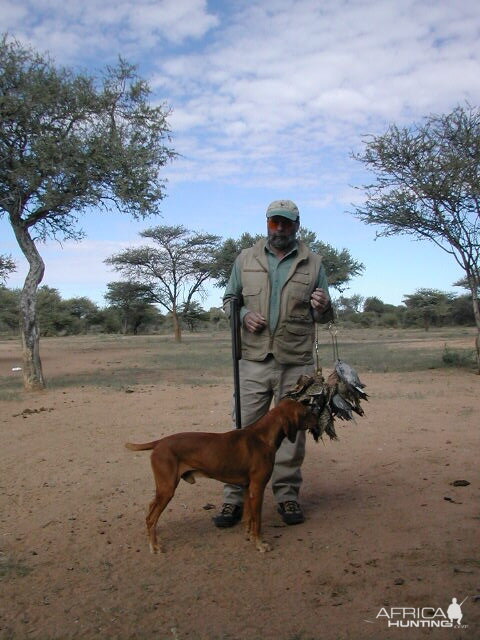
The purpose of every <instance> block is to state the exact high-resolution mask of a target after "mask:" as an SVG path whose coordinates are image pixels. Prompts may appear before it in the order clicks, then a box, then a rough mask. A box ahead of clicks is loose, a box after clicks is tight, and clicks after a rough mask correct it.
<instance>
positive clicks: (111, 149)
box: [0, 36, 174, 389]
mask: <svg viewBox="0 0 480 640" xmlns="http://www.w3.org/2000/svg"><path fill="white" fill-rule="evenodd" d="M149 93H150V92H149V88H148V85H147V84H146V83H145V82H144V81H143V80H142V79H140V78H138V77H137V75H136V72H135V68H134V67H133V66H132V65H130V64H128V63H127V62H125V61H123V60H121V59H120V60H119V62H118V64H117V65H116V66H114V67H107V68H106V69H105V70H104V72H103V74H102V75H101V76H100V77H98V78H95V77H92V76H90V75H87V74H85V73H74V72H73V71H72V70H70V69H67V68H61V67H57V66H55V65H54V63H53V62H52V61H51V60H50V59H49V58H48V57H46V56H44V55H40V54H39V53H36V52H35V51H33V50H31V49H28V48H25V47H24V46H22V45H21V44H20V43H18V42H17V41H15V40H9V39H8V38H7V37H6V36H4V37H3V38H2V39H0V156H1V158H2V161H1V163H0V216H1V215H3V214H6V215H7V216H8V219H9V221H10V223H11V225H12V228H13V231H14V234H15V237H16V239H17V242H18V245H19V247H20V249H21V250H22V252H23V254H24V255H25V257H26V259H27V261H28V263H29V272H28V275H27V277H26V280H25V284H24V286H23V290H22V295H21V303H20V306H21V313H20V317H21V319H20V331H21V336H22V346H23V376H24V384H25V387H26V388H27V389H41V388H43V387H44V385H45V381H44V378H43V373H42V366H41V361H40V355H39V328H38V322H37V317H36V296H37V289H38V286H39V284H40V282H41V281H42V278H43V274H44V269H45V266H44V263H43V260H42V258H41V255H40V253H39V250H38V247H37V244H38V243H39V242H41V241H45V240H47V239H48V238H61V239H75V240H78V239H80V238H82V237H83V233H82V231H81V230H78V229H77V222H78V216H79V214H80V213H82V212H84V211H85V210H86V209H88V208H92V207H97V206H99V205H103V206H104V207H105V208H106V209H108V208H110V207H114V208H116V209H117V210H118V211H121V212H125V213H128V214H130V215H132V216H133V217H134V218H144V217H146V216H148V215H151V214H155V213H157V211H158V203H159V201H160V200H161V199H162V198H163V197H164V183H163V181H161V180H160V179H159V177H158V173H159V170H160V169H161V167H163V166H164V165H165V164H166V162H167V161H168V160H169V159H170V158H172V157H173V156H174V152H173V151H172V150H171V149H170V148H168V147H167V146H165V140H168V133H169V127H168V124H167V121H166V117H167V115H168V110H167V109H166V107H165V105H162V106H156V107H152V106H150V105H149V102H148V100H149Z"/></svg>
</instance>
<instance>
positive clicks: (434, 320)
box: [404, 289, 454, 330]
mask: <svg viewBox="0 0 480 640" xmlns="http://www.w3.org/2000/svg"><path fill="white" fill-rule="evenodd" d="M453 299H454V295H453V294H450V293H444V292H442V291H438V290H437V289H418V290H417V291H415V293H412V294H409V295H406V296H404V302H405V306H406V307H407V313H406V314H405V320H406V322H407V323H409V324H410V323H416V322H421V323H422V324H423V326H424V328H425V330H428V329H429V328H430V326H431V325H432V324H434V325H435V326H442V325H443V324H445V322H446V319H447V318H448V317H449V316H450V314H451V308H452V303H453Z"/></svg>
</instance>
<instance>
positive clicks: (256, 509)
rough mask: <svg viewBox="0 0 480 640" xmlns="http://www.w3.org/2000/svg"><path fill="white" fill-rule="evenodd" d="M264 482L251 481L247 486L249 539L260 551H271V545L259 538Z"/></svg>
mask: <svg viewBox="0 0 480 640" xmlns="http://www.w3.org/2000/svg"><path fill="white" fill-rule="evenodd" d="M264 491H265V484H261V485H256V484H253V483H251V484H250V486H249V488H248V501H249V503H250V507H249V508H250V540H253V542H254V543H255V547H256V548H257V549H258V551H260V553H265V552H266V551H271V546H270V545H269V544H268V542H265V541H264V540H262V538H261V529H262V504H263V494H264Z"/></svg>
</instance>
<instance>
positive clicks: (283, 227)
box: [267, 216, 299, 251]
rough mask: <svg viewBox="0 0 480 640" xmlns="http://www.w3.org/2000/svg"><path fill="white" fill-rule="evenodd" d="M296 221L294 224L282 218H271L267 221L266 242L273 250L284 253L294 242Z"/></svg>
mask: <svg viewBox="0 0 480 640" xmlns="http://www.w3.org/2000/svg"><path fill="white" fill-rule="evenodd" d="M298 224H299V223H298V221H296V222H294V221H293V220H289V219H288V218H284V217H283V216H272V217H271V218H268V219H267V230H268V241H269V243H270V245H271V246H272V247H274V248H275V249H280V250H282V251H284V250H285V249H289V248H290V247H291V246H292V245H293V243H294V242H295V237H296V235H297V231H298Z"/></svg>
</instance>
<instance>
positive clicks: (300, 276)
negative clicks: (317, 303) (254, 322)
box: [239, 239, 322, 364]
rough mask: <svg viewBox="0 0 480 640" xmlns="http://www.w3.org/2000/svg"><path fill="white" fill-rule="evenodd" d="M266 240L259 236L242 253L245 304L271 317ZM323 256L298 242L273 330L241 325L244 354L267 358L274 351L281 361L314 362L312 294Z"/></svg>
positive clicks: (257, 359) (251, 356) (259, 358)
mask: <svg viewBox="0 0 480 640" xmlns="http://www.w3.org/2000/svg"><path fill="white" fill-rule="evenodd" d="M265 244H266V240H264V239H263V240H259V241H258V242H257V243H256V244H255V245H254V246H253V247H251V248H250V249H244V250H243V251H242V252H241V254H240V256H239V260H240V267H241V278H242V296H243V304H244V306H245V307H246V308H247V309H248V310H249V311H256V312H258V313H261V314H262V315H263V317H264V318H267V319H268V317H269V306H270V277H269V273H268V257H267V255H266V252H265ZM321 262H322V258H321V256H319V255H318V254H315V253H313V252H311V251H310V250H309V249H308V248H307V247H306V246H305V244H303V242H299V243H298V247H297V255H296V256H295V258H294V260H293V262H292V265H291V268H290V271H289V273H288V276H287V280H286V282H285V284H284V286H283V288H282V292H281V297H280V314H279V318H278V323H277V326H276V328H275V330H274V332H273V333H272V332H271V330H270V328H269V327H266V328H265V329H264V330H263V331H262V332H261V333H250V332H249V331H246V330H245V329H244V328H243V327H242V358H245V359H246V360H256V361H261V360H264V359H265V358H266V357H267V355H268V354H270V353H271V354H273V356H274V357H275V359H276V360H277V361H278V362H280V363H281V364H311V363H312V362H313V353H312V348H313V341H314V322H313V317H312V312H311V306H310V297H311V294H312V292H313V290H314V289H315V288H316V286H317V282H318V272H319V270H320V265H321Z"/></svg>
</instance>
